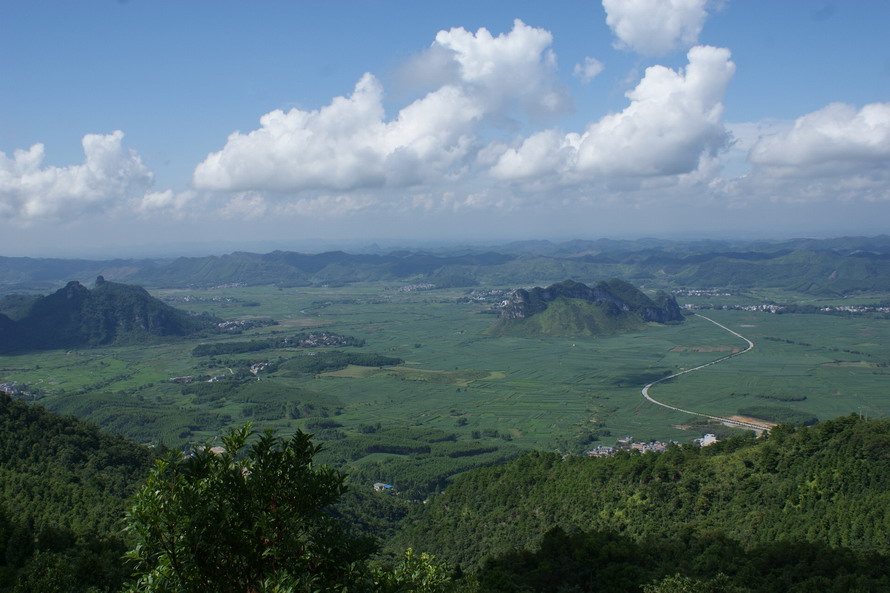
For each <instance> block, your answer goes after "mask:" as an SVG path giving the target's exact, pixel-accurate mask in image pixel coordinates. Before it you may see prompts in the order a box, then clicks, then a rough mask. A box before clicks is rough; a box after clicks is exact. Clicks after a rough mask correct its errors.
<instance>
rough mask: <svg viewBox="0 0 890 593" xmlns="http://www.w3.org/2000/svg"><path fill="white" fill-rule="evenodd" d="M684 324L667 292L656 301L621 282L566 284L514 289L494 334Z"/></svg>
mask: <svg viewBox="0 0 890 593" xmlns="http://www.w3.org/2000/svg"><path fill="white" fill-rule="evenodd" d="M681 321H683V313H682V312H681V311H680V307H679V306H678V305H677V302H676V301H675V300H674V299H673V297H670V296H668V295H667V294H665V293H658V294H657V295H656V296H655V299H654V300H653V299H650V298H649V297H648V296H646V295H645V294H643V292H642V291H640V290H639V289H638V288H636V287H635V286H633V285H631V284H629V283H627V282H624V281H623V280H618V279H612V280H608V281H603V282H599V283H597V284H596V285H595V286H593V287H592V288H591V287H589V286H587V285H585V284H582V283H580V282H575V281H573V280H564V281H563V282H560V283H558V284H553V285H551V286H548V287H547V288H541V287H535V288H532V289H531V290H525V289H522V288H520V289H518V290H515V291H513V293H512V294H511V295H510V298H509V299H508V300H507V304H506V305H505V306H504V308H503V309H502V311H501V315H500V319H499V320H498V322H497V324H496V325H495V326H494V328H492V333H494V334H496V335H513V336H529V335H549V336H593V335H603V334H612V333H616V332H621V331H628V330H634V329H640V328H641V327H643V326H644V325H645V324H646V323H649V322H655V323H671V322H681Z"/></svg>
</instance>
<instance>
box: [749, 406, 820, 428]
mask: <svg viewBox="0 0 890 593" xmlns="http://www.w3.org/2000/svg"><path fill="white" fill-rule="evenodd" d="M739 414H741V415H742V416H751V417H752V418H760V419H762V420H769V421H770V422H775V423H776V424H791V425H801V424H803V425H810V424H815V423H816V422H818V421H819V419H818V418H816V417H815V416H812V415H810V414H807V413H806V412H801V411H800V410H795V409H793V408H785V407H782V406H750V407H747V408H741V409H740V410H739Z"/></svg>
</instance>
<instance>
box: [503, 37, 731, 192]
mask: <svg viewBox="0 0 890 593" xmlns="http://www.w3.org/2000/svg"><path fill="white" fill-rule="evenodd" d="M688 59H689V64H688V66H687V67H686V69H685V71H673V70H671V69H669V68H665V67H663V66H653V67H650V68H648V69H647V70H646V74H645V76H643V79H642V80H641V81H640V83H639V84H638V85H637V86H636V88H634V89H633V90H631V91H628V92H627V93H626V96H627V98H628V99H629V100H630V104H629V105H628V106H627V107H626V108H625V109H624V110H623V111H621V112H619V113H614V114H610V115H607V116H605V117H603V118H602V119H600V120H599V121H596V122H594V123H592V124H590V125H589V126H588V127H587V129H586V130H585V131H584V132H583V133H582V134H576V133H570V134H564V135H560V134H559V133H557V132H555V131H554V130H546V131H543V132H539V133H537V134H535V135H533V136H531V137H529V138H527V139H526V140H524V141H523V142H522V144H521V145H520V146H519V147H517V148H510V149H508V150H506V151H505V152H504V153H503V154H502V155H501V156H500V158H499V159H498V161H497V163H496V164H495V165H494V167H492V169H491V174H492V175H493V176H494V177H496V178H499V179H504V180H522V179H529V178H533V177H538V176H541V175H557V176H559V177H560V178H561V179H563V180H573V181H575V182H578V181H583V180H597V179H604V178H612V177H649V176H664V175H679V174H684V173H689V172H691V171H693V170H695V169H696V168H697V167H698V164H699V160H700V159H701V157H702V156H713V155H715V154H716V153H717V152H718V151H719V150H720V149H722V148H724V147H725V146H726V145H727V143H728V136H727V132H726V130H725V129H724V126H723V123H722V122H721V119H720V117H721V115H722V113H723V103H722V101H723V96H724V94H725V92H726V88H727V85H728V84H729V82H730V80H731V79H732V76H733V74H734V72H735V65H734V64H733V63H732V61H730V54H729V51H728V50H726V49H722V48H715V47H704V46H700V47H695V48H693V49H691V50H690V51H689V53H688Z"/></svg>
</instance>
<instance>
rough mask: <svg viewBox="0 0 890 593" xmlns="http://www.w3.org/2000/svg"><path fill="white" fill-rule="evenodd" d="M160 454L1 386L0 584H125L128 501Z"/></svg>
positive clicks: (29, 587) (28, 587)
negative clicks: (18, 396) (16, 396)
mask: <svg viewBox="0 0 890 593" xmlns="http://www.w3.org/2000/svg"><path fill="white" fill-rule="evenodd" d="M154 455H155V453H153V451H152V450H151V449H148V448H147V447H143V446H140V445H136V444H134V443H132V442H130V441H127V440H126V439H123V438H121V437H117V436H111V435H108V434H104V433H102V432H100V431H99V430H98V429H97V428H96V427H95V426H93V425H90V424H87V423H84V422H81V421H79V420H76V419H74V418H70V417H65V416H58V415H56V414H52V413H50V412H47V411H45V410H44V409H43V408H40V407H38V406H31V405H27V404H24V403H22V402H19V401H15V400H13V399H11V398H10V397H9V396H7V395H5V394H2V393H0V551H3V554H0V591H6V590H11V589H9V588H11V587H12V586H13V584H14V583H16V582H18V583H19V585H18V586H19V589H17V590H21V591H41V590H45V591H51V590H57V589H56V588H55V587H57V586H66V587H67V588H63V589H61V590H65V591H71V592H76V591H84V590H86V589H87V588H88V587H89V586H95V587H98V588H100V589H104V588H106V587H110V588H114V587H119V586H120V584H121V583H122V581H123V579H124V577H125V576H126V571H125V569H124V567H123V565H122V562H121V556H122V554H123V552H124V551H125V550H126V546H125V545H124V541H123V537H124V536H123V513H124V509H125V507H126V504H127V500H128V498H129V497H130V496H131V495H132V494H133V492H134V491H135V490H136V487H137V486H138V485H139V483H140V482H141V481H142V480H143V479H144V478H145V476H146V475H147V474H148V469H149V466H150V465H151V459H152V458H153V457H154ZM41 583H43V585H41ZM51 585H52V586H51Z"/></svg>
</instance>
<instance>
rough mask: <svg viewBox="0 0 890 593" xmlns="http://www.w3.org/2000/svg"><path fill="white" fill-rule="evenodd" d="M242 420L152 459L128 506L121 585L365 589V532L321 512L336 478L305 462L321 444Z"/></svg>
mask: <svg viewBox="0 0 890 593" xmlns="http://www.w3.org/2000/svg"><path fill="white" fill-rule="evenodd" d="M253 436H254V433H253V432H252V431H251V429H250V425H247V426H245V427H244V428H242V429H240V430H237V431H234V432H232V433H229V434H228V435H227V436H225V437H224V438H223V447H224V450H223V451H211V450H210V449H209V448H205V449H202V450H200V451H198V452H197V453H196V454H194V455H192V456H190V457H183V456H182V455H178V456H174V457H170V458H167V459H165V460H163V461H159V462H158V463H157V464H156V466H155V468H154V470H153V471H152V473H151V475H150V476H149V478H148V480H147V481H146V483H145V485H144V486H143V487H142V488H141V489H140V490H139V492H138V493H137V495H136V497H135V499H134V503H133V505H132V507H131V508H130V510H129V512H128V521H129V529H130V530H131V531H132V533H133V535H134V537H135V539H136V542H137V543H136V545H135V546H134V548H133V549H132V550H131V551H130V552H129V553H128V557H129V558H130V559H131V560H132V561H133V562H134V563H135V565H136V574H135V580H134V582H133V583H131V584H130V585H129V589H128V590H129V591H131V592H134V593H135V592H142V593H161V592H174V591H175V592H177V593H203V592H207V593H210V592H213V593H273V592H274V593H290V592H298V591H313V592H315V591H322V592H323V591H365V590H370V589H372V588H373V587H374V584H373V580H374V579H373V575H372V573H371V571H370V570H369V569H368V566H367V558H368V556H369V554H370V553H371V551H372V549H373V548H372V546H371V544H370V542H369V541H368V540H365V539H361V538H357V537H353V536H351V535H349V534H348V533H347V532H346V531H345V530H344V529H343V528H342V527H341V525H340V524H339V523H338V522H337V521H335V520H334V519H333V518H332V517H331V516H330V515H329V514H328V512H327V509H328V508H329V506H330V505H331V504H333V503H334V502H335V501H336V500H337V499H338V498H339V497H340V495H341V494H342V493H343V492H344V491H345V484H344V480H345V476H344V475H342V474H341V473H340V472H337V471H336V470H333V469H331V468H329V467H326V466H316V465H314V464H313V457H314V456H315V454H316V453H318V451H319V449H320V447H319V446H317V445H314V444H313V443H312V442H311V440H310V436H309V435H307V434H305V433H303V432H297V433H296V434H295V435H294V436H293V437H292V438H291V439H289V440H284V439H281V438H279V437H276V436H274V435H273V434H272V433H270V432H267V433H265V434H263V435H261V436H259V437H258V438H256V439H255V440H254V442H253V443H252V444H248V441H250V440H252V437H253Z"/></svg>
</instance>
